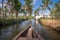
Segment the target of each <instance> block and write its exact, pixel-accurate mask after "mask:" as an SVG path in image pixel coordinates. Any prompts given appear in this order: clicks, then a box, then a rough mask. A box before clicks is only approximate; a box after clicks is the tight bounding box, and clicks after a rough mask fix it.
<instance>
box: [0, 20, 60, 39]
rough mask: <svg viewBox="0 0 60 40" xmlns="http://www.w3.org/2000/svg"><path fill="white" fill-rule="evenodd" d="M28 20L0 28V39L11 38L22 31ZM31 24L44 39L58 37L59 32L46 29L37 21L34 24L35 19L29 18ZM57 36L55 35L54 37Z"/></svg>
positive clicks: (59, 35)
mask: <svg viewBox="0 0 60 40" xmlns="http://www.w3.org/2000/svg"><path fill="white" fill-rule="evenodd" d="M29 23H30V20H28V21H24V22H22V23H20V24H15V25H11V26H9V27H6V28H2V29H1V30H0V40H11V39H12V38H13V37H14V36H15V35H16V34H18V33H19V32H20V31H22V30H23V29H24V28H26V27H27V26H28V24H29ZM31 23H32V26H33V27H34V29H35V30H37V32H38V33H39V34H40V35H41V36H42V37H43V38H44V39H45V40H53V39H54V40H55V38H58V37H60V34H57V32H55V31H54V30H51V29H48V28H45V27H43V26H42V25H40V24H39V23H37V24H35V20H34V19H31ZM54 36H57V37H54ZM56 40H59V39H56Z"/></svg>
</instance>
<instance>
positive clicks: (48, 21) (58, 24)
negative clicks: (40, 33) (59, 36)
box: [39, 19, 60, 32]
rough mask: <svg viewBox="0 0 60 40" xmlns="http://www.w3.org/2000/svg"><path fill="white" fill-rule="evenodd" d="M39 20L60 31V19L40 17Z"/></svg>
mask: <svg viewBox="0 0 60 40" xmlns="http://www.w3.org/2000/svg"><path fill="white" fill-rule="evenodd" d="M39 22H40V23H41V24H43V25H45V26H47V27H50V28H52V29H54V30H56V31H58V32H60V19H56V20H55V19H40V20H39Z"/></svg>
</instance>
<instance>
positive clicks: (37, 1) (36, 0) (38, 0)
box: [0, 0, 58, 15]
mask: <svg viewBox="0 0 60 40" xmlns="http://www.w3.org/2000/svg"><path fill="white" fill-rule="evenodd" d="M5 1H6V0H5ZM51 1H52V2H54V3H55V2H57V1H58V0H51ZM20 2H21V3H22V4H23V5H24V4H25V2H24V0H20ZM1 3H2V0H0V6H1ZM32 4H33V6H34V8H33V10H36V8H38V7H39V5H40V4H42V2H41V0H33V3H32ZM50 7H52V6H50ZM49 13H50V12H49V10H48V9H47V10H46V11H45V14H46V15H48V14H49Z"/></svg>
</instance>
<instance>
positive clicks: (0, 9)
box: [0, 7, 2, 18]
mask: <svg viewBox="0 0 60 40" xmlns="http://www.w3.org/2000/svg"><path fill="white" fill-rule="evenodd" d="M1 11H2V8H1V7H0V18H1Z"/></svg>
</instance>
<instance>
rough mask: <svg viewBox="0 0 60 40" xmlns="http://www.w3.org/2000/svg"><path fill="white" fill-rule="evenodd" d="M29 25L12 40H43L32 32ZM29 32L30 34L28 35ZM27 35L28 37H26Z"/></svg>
mask: <svg viewBox="0 0 60 40" xmlns="http://www.w3.org/2000/svg"><path fill="white" fill-rule="evenodd" d="M30 28H32V26H31V25H29V26H28V27H27V28H26V29H24V30H23V31H21V32H20V33H19V34H18V35H17V36H16V37H14V38H13V40H43V38H42V37H41V36H40V35H39V34H38V33H37V31H36V30H34V29H33V28H32V29H30ZM28 30H30V31H31V32H32V33H31V32H30V33H28V32H29V31H28ZM27 35H28V36H27Z"/></svg>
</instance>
